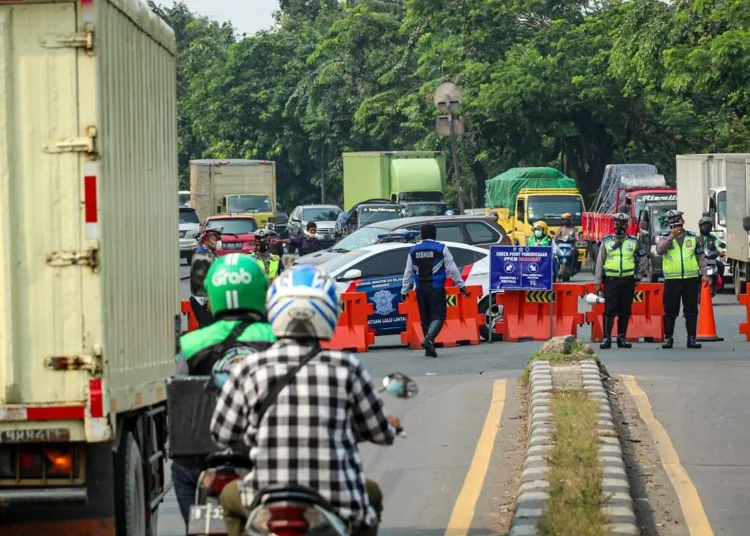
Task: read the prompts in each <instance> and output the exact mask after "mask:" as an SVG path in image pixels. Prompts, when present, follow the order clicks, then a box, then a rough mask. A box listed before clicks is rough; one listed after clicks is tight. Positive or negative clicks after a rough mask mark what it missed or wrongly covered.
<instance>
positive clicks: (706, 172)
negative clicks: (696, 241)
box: [677, 153, 750, 297]
mask: <svg viewBox="0 0 750 536" xmlns="http://www.w3.org/2000/svg"><path fill="white" fill-rule="evenodd" d="M749 157H750V154H744V153H743V154H716V155H680V156H678V157H677V187H678V194H677V205H678V209H679V210H681V211H683V212H684V213H685V216H684V218H685V227H686V228H687V229H689V230H693V231H697V230H698V220H699V219H700V218H701V216H702V215H703V213H704V212H705V213H707V214H708V215H710V216H711V217H712V218H713V220H714V222H715V226H717V227H718V229H717V230H718V231H722V233H721V234H719V237H720V238H721V239H722V240H723V241H724V242H725V243H726V245H727V248H726V260H725V261H724V262H725V264H726V274H727V275H729V274H731V277H732V281H733V284H734V292H735V295H737V296H738V297H739V295H740V294H743V293H745V292H746V288H747V281H748V275H750V268H748V263H749V262H750V257H749V256H748V255H750V253H749V249H748V239H749V238H748V233H747V231H746V230H745V228H744V225H745V224H746V223H747V216H750V201H748V199H750V198H748V196H750V158H749ZM704 209H705V210H704ZM717 234H718V233H717Z"/></svg>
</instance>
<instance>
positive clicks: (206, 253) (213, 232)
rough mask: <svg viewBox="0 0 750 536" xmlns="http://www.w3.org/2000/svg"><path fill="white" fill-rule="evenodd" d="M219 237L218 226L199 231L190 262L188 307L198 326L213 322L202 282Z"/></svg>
mask: <svg viewBox="0 0 750 536" xmlns="http://www.w3.org/2000/svg"><path fill="white" fill-rule="evenodd" d="M220 238H221V229H220V228H219V229H216V228H215V229H205V230H204V231H203V232H202V233H201V236H200V239H199V246H198V248H197V249H196V250H195V253H194V254H193V259H192V261H191V262H190V307H191V309H192V310H193V315H195V320H196V321H197V322H198V327H200V328H205V327H206V326H210V325H211V324H213V322H214V317H213V315H212V314H211V306H210V304H209V302H208V297H207V296H206V292H205V290H204V288H203V282H204V280H205V279H206V274H207V273H208V270H209V268H210V267H211V264H212V263H213V262H214V261H215V260H216V248H217V247H218V245H219V239H220Z"/></svg>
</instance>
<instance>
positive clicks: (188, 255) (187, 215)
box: [180, 207, 200, 264]
mask: <svg viewBox="0 0 750 536" xmlns="http://www.w3.org/2000/svg"><path fill="white" fill-rule="evenodd" d="M199 225H200V220H199V219H198V214H196V212H195V209H194V208H187V207H180V258H181V259H187V262H188V264H190V262H191V261H192V260H193V251H194V250H195V248H197V247H198V240H196V239H195V233H197V232H198V227H199Z"/></svg>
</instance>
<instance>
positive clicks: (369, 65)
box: [152, 0, 750, 205]
mask: <svg viewBox="0 0 750 536" xmlns="http://www.w3.org/2000/svg"><path fill="white" fill-rule="evenodd" d="M280 7H281V10H280V11H279V12H278V13H277V23H276V25H275V27H274V28H273V29H272V30H269V31H265V32H260V33H258V34H257V35H254V36H249V37H243V38H239V37H238V36H236V35H235V32H234V29H233V28H232V26H231V24H230V23H218V22H216V21H212V20H210V19H208V18H206V17H202V16H200V15H198V14H195V13H191V12H190V10H189V9H188V8H187V7H186V5H185V4H184V3H182V2H177V3H175V4H174V5H173V6H172V7H164V6H158V5H155V4H152V8H153V9H154V10H155V11H157V12H158V13H160V14H161V16H162V17H163V18H165V20H166V21H167V22H168V23H169V24H170V25H171V26H172V27H173V28H174V29H175V32H176V35H177V40H178V45H179V65H178V73H177V74H178V99H179V103H178V106H179V129H180V162H179V163H180V177H181V181H182V185H183V187H184V186H187V182H186V181H187V174H188V161H189V160H190V159H191V158H200V157H235V158H258V159H271V160H275V161H276V163H277V168H278V192H279V196H280V200H281V201H282V203H284V204H287V205H294V204H298V203H302V202H310V201H317V200H319V199H320V185H321V178H322V176H323V175H324V176H325V180H326V192H327V201H340V200H341V199H342V197H343V192H342V191H341V183H342V167H341V166H342V163H341V162H342V160H341V153H342V152H345V151H363V150H364V151H366V150H409V149H429V150H446V151H448V149H449V141H448V140H446V139H445V138H439V137H437V136H436V134H435V132H434V124H435V117H436V115H437V113H438V112H437V111H436V110H435V109H434V106H433V104H432V92H433V91H434V89H435V87H436V86H437V85H438V84H439V83H440V82H443V81H446V80H451V81H453V82H455V83H457V84H459V85H460V86H461V87H462V89H463V94H464V104H463V107H462V110H461V115H463V116H464V118H465V120H466V123H467V126H468V131H467V133H466V135H465V136H463V137H462V138H461V139H460V140H459V144H458V147H459V152H460V156H459V166H460V172H461V177H462V180H463V185H464V191H465V192H466V193H467V194H468V198H470V200H471V201H472V202H473V204H475V205H482V204H483V200H482V199H481V196H482V195H483V192H484V181H485V180H486V179H487V178H488V177H492V176H495V175H497V174H498V173H501V172H502V171H505V170H507V169H508V168H511V167H516V166H552V167H557V168H558V169H560V170H561V171H562V172H563V173H565V174H566V175H568V176H571V177H574V178H575V179H576V180H577V181H578V185H579V187H580V188H581V190H582V191H583V192H584V193H585V194H590V193H593V192H594V191H595V190H596V189H597V187H598V186H599V183H600V181H601V177H602V173H603V170H604V167H605V166H606V165H607V164H611V163H624V162H648V163H653V164H655V165H657V166H658V167H659V169H660V170H661V171H662V172H663V173H665V175H666V176H667V177H668V178H669V179H673V178H674V168H675V158H674V157H675V155H676V154H680V153H686V152H732V151H735V152H746V151H748V150H749V149H748V145H749V142H750V116H749V115H748V113H749V112H750V69H749V68H748V67H750V30H748V28H750V10H748V9H747V3H746V0H675V1H673V2H671V3H664V2H661V1H659V0H632V1H629V2H624V1H621V0H596V1H589V0H564V1H562V2H560V1H552V0H450V1H449V0H342V1H340V0H282V1H281V2H280ZM451 167H452V166H451ZM450 180H451V182H450V183H449V190H448V196H449V197H450V198H451V199H452V200H455V199H454V196H455V184H454V183H453V173H452V171H451V178H450Z"/></svg>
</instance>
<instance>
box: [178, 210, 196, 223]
mask: <svg viewBox="0 0 750 536" xmlns="http://www.w3.org/2000/svg"><path fill="white" fill-rule="evenodd" d="M200 222H201V221H200V220H199V219H198V214H196V213H195V211H194V210H180V223H200Z"/></svg>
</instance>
